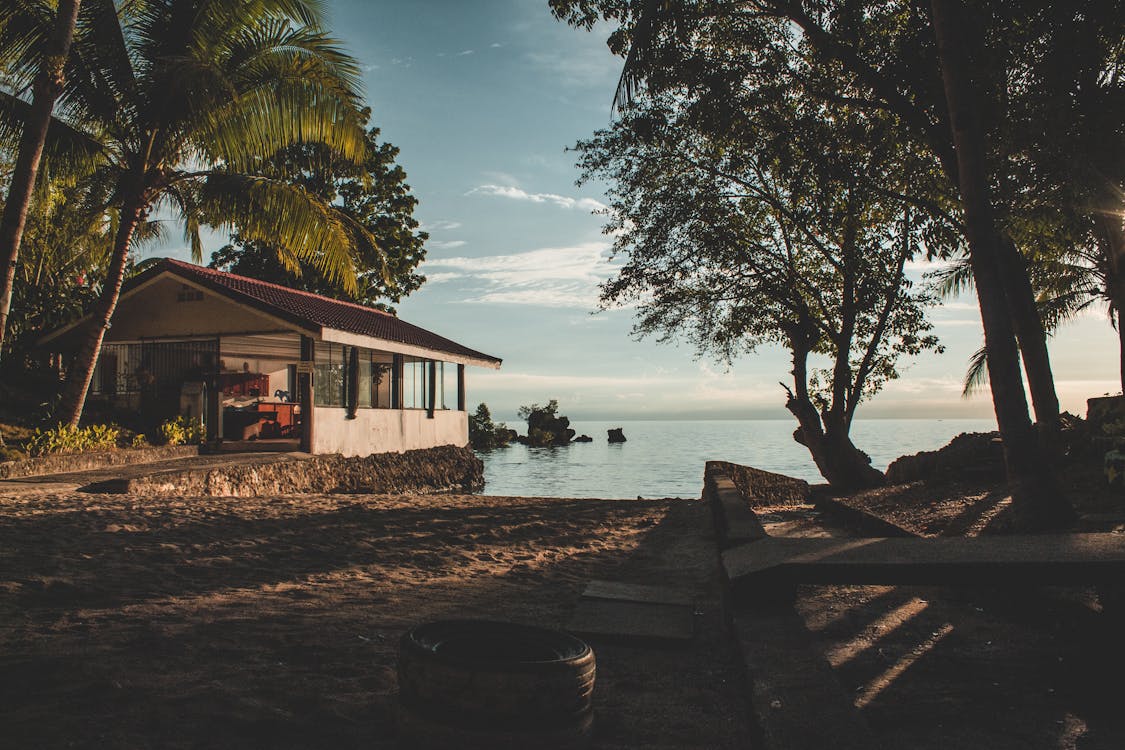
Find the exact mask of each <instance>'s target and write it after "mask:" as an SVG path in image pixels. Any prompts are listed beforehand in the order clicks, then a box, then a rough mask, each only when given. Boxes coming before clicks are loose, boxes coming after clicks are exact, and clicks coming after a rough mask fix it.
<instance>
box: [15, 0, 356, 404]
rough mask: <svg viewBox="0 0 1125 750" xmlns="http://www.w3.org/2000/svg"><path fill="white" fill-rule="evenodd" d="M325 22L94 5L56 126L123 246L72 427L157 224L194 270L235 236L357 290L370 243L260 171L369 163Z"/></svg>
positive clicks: (278, 13)
mask: <svg viewBox="0 0 1125 750" xmlns="http://www.w3.org/2000/svg"><path fill="white" fill-rule="evenodd" d="M321 15H322V13H321V10H320V3H318V2H315V1H314V0H133V1H132V2H127V3H125V4H123V5H122V6H121V8H120V9H118V8H116V7H115V5H114V3H113V2H112V1H111V0H87V3H86V5H85V6H84V9H83V19H82V20H83V29H84V30H85V31H86V33H82V34H80V35H79V36H78V37H77V38H76V39H75V42H74V48H73V50H72V53H71V56H70V59H69V60H68V62H67V81H66V85H65V87H64V90H63V93H62V95H61V96H60V97H59V103H58V106H57V110H56V117H55V122H57V123H58V130H59V138H58V144H57V151H58V152H59V153H60V154H64V155H66V156H68V157H78V156H85V157H86V158H87V159H89V160H91V161H92V162H93V163H94V165H95V166H93V168H92V169H91V171H90V172H89V174H88V175H87V176H86V177H85V179H84V180H83V183H82V184H83V187H84V189H85V191H86V202H87V205H88V207H89V209H90V210H91V211H92V212H98V211H102V210H105V209H107V208H108V209H111V210H112V211H113V212H114V214H115V220H116V234H115V237H114V240H113V251H112V254H111V256H110V260H109V264H108V267H107V270H106V277H105V280H104V282H103V284H102V289H101V294H100V296H99V298H98V300H97V302H96V303H95V305H94V308H93V320H92V323H91V328H90V330H89V334H88V336H87V337H86V338H85V339H84V341H83V343H82V345H81V347H80V348H79V351H78V354H77V356H76V358H75V361H74V362H73V364H72V365H71V367H70V368H69V370H68V376H67V383H66V386H65V388H64V392H63V399H62V404H61V407H60V417H61V419H62V421H64V422H67V423H69V424H77V423H78V420H79V418H80V417H81V414H82V409H83V406H84V403H85V397H86V392H87V390H88V388H89V385H90V380H91V377H92V375H93V370H94V365H95V364H96V362H97V358H98V354H99V352H100V350H101V344H102V340H103V338H104V335H105V330H106V329H107V328H108V327H109V325H110V321H111V320H112V318H113V312H114V309H115V308H116V305H117V300H118V297H119V296H120V292H121V285H122V281H123V280H124V276H125V271H126V268H127V267H128V265H129V261H130V248H131V247H132V243H133V239H134V234H135V232H136V230H137V227H138V226H140V225H142V224H143V222H145V221H146V219H147V218H148V216H149V215H150V214H151V213H152V212H153V211H154V210H159V211H161V212H164V211H170V212H171V213H173V214H174V215H177V216H178V217H179V218H180V219H181V220H182V222H183V228H184V236H185V240H186V241H188V242H189V243H190V245H191V249H192V255H193V256H194V258H195V259H196V260H197V261H199V260H201V259H202V249H203V247H202V242H201V241H200V235H199V232H200V228H201V227H203V226H211V227H216V228H224V229H228V230H229V229H235V228H236V229H237V231H238V232H239V233H240V234H241V235H242V236H243V237H246V238H249V239H251V240H259V241H267V240H268V241H269V242H270V243H272V245H273V246H274V247H276V248H278V253H279V257H280V259H281V260H282V262H283V263H285V264H286V265H287V266H289V267H292V268H296V267H298V264H299V262H300V261H301V260H305V261H311V262H312V263H313V264H314V265H315V266H316V267H317V268H319V269H320V270H321V271H322V272H323V273H324V274H325V275H326V276H327V277H329V278H332V279H339V280H341V281H342V282H343V283H344V285H345V286H346V287H349V288H354V286H355V273H354V270H353V266H352V252H353V248H354V247H355V246H356V245H357V244H363V245H371V246H374V245H375V244H376V243H375V240H374V238H373V237H372V236H371V235H370V233H369V232H367V231H366V230H365V229H363V228H362V227H360V226H358V225H356V224H355V223H354V222H351V221H349V220H348V218H347V217H346V216H344V215H343V214H342V213H341V212H340V211H338V210H337V209H335V208H333V207H332V206H331V205H328V204H327V203H325V202H324V201H323V200H321V199H319V198H317V197H316V196H314V195H312V194H310V193H308V192H306V191H305V190H303V189H301V188H300V187H296V186H294V185H291V184H289V183H288V182H287V181H285V180H283V179H277V178H274V177H270V176H268V175H265V174H263V172H262V170H261V167H262V165H263V164H264V163H265V162H266V161H267V160H268V159H269V158H270V157H272V156H273V155H274V154H275V153H276V152H277V151H278V150H279V149H281V148H285V147H287V146H291V145H294V144H298V143H319V144H323V145H324V146H326V147H327V148H328V149H329V150H330V151H331V152H332V153H334V154H335V155H337V156H338V157H339V158H343V159H346V160H349V161H353V162H355V163H357V164H359V163H361V162H362V160H363V158H364V155H365V143H364V131H363V125H362V116H361V114H360V107H359V93H358V88H359V70H358V66H357V64H356V62H355V61H354V59H353V58H351V57H350V56H349V55H347V54H346V53H344V52H343V51H342V50H341V49H340V48H339V47H338V46H337V44H336V42H335V41H334V40H333V39H331V38H329V37H328V36H327V35H326V34H325V32H324V31H323V30H322V27H321ZM29 56H30V55H29ZM28 67H30V66H28V65H27V64H26V63H25V64H23V65H22V66H21V67H17V68H16V71H15V72H16V73H17V74H18V73H19V72H20V71H21V70H22V69H26V68H28ZM54 129H55V126H54V124H52V130H54Z"/></svg>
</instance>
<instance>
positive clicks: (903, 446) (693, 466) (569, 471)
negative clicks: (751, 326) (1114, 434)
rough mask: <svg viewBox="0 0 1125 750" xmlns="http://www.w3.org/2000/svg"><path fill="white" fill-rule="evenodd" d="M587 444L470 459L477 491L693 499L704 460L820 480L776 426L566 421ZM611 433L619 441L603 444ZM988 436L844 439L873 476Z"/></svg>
mask: <svg viewBox="0 0 1125 750" xmlns="http://www.w3.org/2000/svg"><path fill="white" fill-rule="evenodd" d="M571 427H572V428H573V429H575V430H576V431H577V433H578V434H579V435H582V434H585V435H589V436H590V437H592V438H593V439H594V442H592V443H571V444H570V445H564V446H558V447H550V448H530V447H528V446H525V445H519V444H514V445H510V446H508V447H506V448H500V449H497V450H494V451H490V452H482V453H480V454H479V455H480V457H481V459H482V460H483V461H484V479H485V486H484V490H483V494H487V495H517V496H525V497H597V498H636V497H645V498H661V497H699V495H700V492H701V490H702V488H703V469H704V465H705V463H706V462H707V461H731V462H733V463H737V464H744V465H747V466H753V467H756V468H758V469H764V470H766V471H773V472H777V473H779V474H786V475H788V476H791V477H798V478H800V479H805V480H807V481H809V482H813V483H817V482H823V481H824V480H823V478H822V477H821V476H820V474H819V473H818V472H817V470H816V465H815V464H814V463H813V461H812V458H811V456H810V455H809V452H808V450H807V449H806V448H805V447H804V446H802V445H799V444H798V443H796V442H795V441H794V440H793V430H794V428H795V427H796V423H795V422H794V421H792V420H783V419H751V420H707V421H686V420H676V421H617V422H594V421H574V422H572V423H571ZM612 427H620V428H622V429H623V430H624V432H625V438H626V442H624V443H619V444H613V445H611V444H610V443H609V442H608V440H607V430H609V429H610V428H612ZM995 429H996V423H995V422H994V421H993V420H991V419H870V420H856V421H855V422H854V423H853V424H852V432H851V434H852V441H853V442H854V443H855V444H856V445H857V446H858V447H859V448H860V449H861V450H863V451H865V452H866V453H867V455H869V456H871V463H872V465H873V466H875V467H876V468H878V469H880V470H883V469H886V468H887V465H888V464H890V462H891V461H893V460H894V459H896V458H898V457H899V456H902V455H907V454H911V453H917V452H918V451H924V450H935V449H937V448H940V447H941V446H943V445H945V444H946V443H948V442H949V440H950V439H951V438H953V437H954V436H956V435H959V434H960V433H962V432H988V431H991V430H995Z"/></svg>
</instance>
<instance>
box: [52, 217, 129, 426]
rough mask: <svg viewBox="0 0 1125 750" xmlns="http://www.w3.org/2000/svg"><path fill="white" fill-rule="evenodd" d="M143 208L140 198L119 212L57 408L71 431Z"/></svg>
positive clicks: (115, 307)
mask: <svg viewBox="0 0 1125 750" xmlns="http://www.w3.org/2000/svg"><path fill="white" fill-rule="evenodd" d="M144 210H145V205H144V201H143V199H141V198H135V199H131V200H128V201H126V203H125V207H124V209H123V210H122V212H121V223H120V224H119V225H118V227H117V236H116V237H115V238H114V242H113V257H112V258H111V259H110V263H109V270H108V271H107V272H106V278H105V284H104V285H103V286H102V293H101V295H100V296H99V297H98V301H97V303H96V304H95V305H94V311H93V314H92V316H91V320H90V324H89V325H90V326H91V327H90V329H89V332H88V335H87V336H86V338H85V339H84V340H83V342H82V346H81V347H80V348H79V350H78V354H77V355H76V356H75V358H74V361H73V362H72V363H71V365H70V367H69V368H68V370H67V373H66V385H65V387H64V388H63V396H62V404H61V405H60V407H59V421H60V422H64V423H65V424H68V425H70V426H72V427H77V426H78V421H79V420H80V419H81V418H82V410H83V409H84V408H85V406H86V393H87V391H89V389H90V382H91V380H92V379H93V377H94V367H95V365H97V363H98V355H99V354H101V350H102V341H103V340H104V339H105V332H106V331H107V330H109V324H110V321H111V320H112V319H113V311H114V310H115V309H117V300H118V298H119V297H120V296H121V285H122V283H123V282H124V281H125V268H126V267H127V266H128V264H129V248H130V247H131V245H132V242H133V232H134V231H135V230H136V228H137V225H138V224H139V223H140V221H141V216H142V214H143V213H144Z"/></svg>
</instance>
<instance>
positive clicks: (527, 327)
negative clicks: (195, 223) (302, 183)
mask: <svg viewBox="0 0 1125 750" xmlns="http://www.w3.org/2000/svg"><path fill="white" fill-rule="evenodd" d="M330 9H331V28H332V31H333V33H334V34H335V35H336V36H338V37H339V38H340V39H341V40H342V41H343V42H344V44H345V46H346V47H347V48H348V49H349V50H350V51H351V53H352V54H353V55H355V56H356V57H357V58H358V59H359V60H360V61H361V63H362V64H363V66H364V80H365V84H366V91H367V99H368V101H369V103H370V105H371V107H372V109H373V116H372V120H373V122H374V124H376V125H378V126H379V127H380V128H381V129H382V137H383V139H384V140H388V141H390V142H391V143H393V144H395V145H396V146H398V147H399V148H400V149H401V154H400V156H399V163H400V164H402V165H403V167H404V169H405V170H406V172H407V174H408V176H409V183H410V185H411V187H412V188H413V192H414V194H415V195H416V196H417V197H418V199H419V201H420V204H419V206H418V209H417V211H416V216H417V217H418V219H419V220H420V221H421V222H422V223H423V225H424V228H425V229H426V230H427V231H429V233H430V235H431V240H430V242H429V243H428V255H427V261H426V263H425V266H424V268H423V270H424V272H425V273H426V275H427V276H428V277H429V283H427V284H426V285H425V286H424V287H423V288H422V289H421V290H419V291H418V292H416V293H415V294H414V295H413V296H411V297H410V298H409V299H408V300H406V301H405V302H403V303H402V304H401V305H399V306H398V307H399V314H400V316H401V317H403V318H404V319H406V320H409V321H410V322H412V323H416V324H418V325H421V326H423V327H426V328H430V329H431V330H434V331H436V332H438V333H441V334H443V335H445V336H448V337H450V338H453V339H455V340H457V341H459V342H461V343H464V344H466V345H468V346H472V347H474V348H476V349H479V350H481V351H484V352H487V353H489V354H492V355H495V356H498V357H502V358H503V359H504V366H503V368H502V369H501V370H500V371H499V372H491V371H484V370H476V369H473V370H470V376H469V399H470V402H471V404H473V405H475V404H476V403H477V402H479V401H485V402H487V403H488V404H489V406H490V407H491V408H492V411H493V413H494V415H496V416H498V417H500V418H505V419H509V420H512V419H513V418H514V415H515V411H516V409H517V408H518V407H519V406H520V405H521V404H526V403H532V402H538V403H544V402H546V401H547V400H548V399H551V398H557V399H558V400H559V402H560V407H561V411H562V413H564V414H568V415H570V416H571V417H574V418H582V419H629V418H681V417H682V418H773V417H776V418H787V417H788V412H786V411H785V409H784V398H783V396H784V394H783V391H782V390H781V387H780V386H779V385H778V381H779V380H784V379H786V378H787V377H788V369H789V366H788V363H787V358H786V356H785V353H784V352H782V351H779V350H773V349H770V350H763V351H760V352H758V353H756V354H755V355H751V356H748V357H745V358H743V359H741V360H739V361H737V362H735V363H734V365H733V367H731V368H730V369H727V368H726V367H725V366H723V365H721V364H717V363H715V362H711V361H706V360H703V361H697V360H695V359H694V357H693V352H692V350H691V348H690V347H686V346H669V345H659V344H657V343H656V342H655V341H654V340H643V341H640V342H638V341H635V340H633V339H632V337H631V336H630V328H631V323H632V321H631V315H630V313H629V311H626V310H615V311H609V312H603V313H598V314H591V313H592V311H593V310H594V308H595V300H596V296H597V290H596V287H597V284H598V282H599V281H601V280H603V279H605V278H607V277H608V276H609V275H610V274H611V273H612V267H611V265H610V264H609V262H608V260H607V254H608V249H609V246H610V241H609V238H607V237H606V236H604V235H603V234H602V232H601V227H602V225H603V224H604V223H605V217H603V216H598V215H596V214H595V213H593V212H594V211H596V210H597V209H598V208H600V207H601V206H602V201H604V196H603V195H602V191H601V189H600V188H599V186H597V185H587V186H585V187H583V188H581V189H579V188H577V187H575V184H574V182H575V179H576V178H577V176H578V174H577V171H576V170H575V168H574V161H575V159H574V156H575V155H574V154H573V153H567V151H566V149H567V147H569V146H572V145H573V144H574V143H575V142H576V141H577V140H579V139H581V138H585V137H587V136H589V135H590V134H591V133H592V132H593V131H594V130H596V129H598V128H601V127H605V126H607V125H608V124H609V123H610V102H611V99H612V97H613V91H614V87H615V86H616V83H617V77H618V74H619V72H620V69H621V61H620V59H618V58H614V57H613V56H612V55H610V54H609V52H608V51H607V50H606V47H605V36H606V34H607V33H608V29H607V28H601V29H595V30H594V31H593V32H589V33H588V32H584V31H579V30H576V29H572V28H570V27H567V26H565V25H564V24H561V23H559V22H557V21H555V20H554V18H553V17H552V16H551V14H550V11H549V9H548V7H547V2H546V0H473V2H463V1H460V0H377V1H366V0H336V1H335V2H332V3H331V4H330ZM224 239H225V238H223V237H215V238H214V240H213V242H212V244H213V247H209V250H211V249H216V248H217V247H218V246H219V245H221V244H223V241H224ZM159 254H173V255H176V256H179V257H183V258H186V257H187V255H188V253H187V251H186V249H183V248H166V249H163V250H160V251H159ZM914 273H915V277H916V278H920V276H921V270H920V269H919V270H916V271H915V272H914ZM931 317H932V319H933V321H934V322H935V325H936V332H937V333H938V335H939V336H940V337H941V339H942V341H943V343H944V344H945V346H946V352H945V353H944V354H941V355H936V354H926V355H923V356H921V357H919V358H917V359H915V360H913V361H910V362H904V363H903V366H902V368H901V370H902V371H903V376H902V378H901V379H899V380H898V381H895V382H893V383H891V384H890V385H889V387H888V388H887V389H886V391H885V392H884V393H883V394H881V395H879V396H878V397H876V398H875V399H874V400H873V401H872V402H871V403H870V404H868V405H866V406H865V407H861V408H860V412H859V417H860V418H863V417H865V416H866V417H948V418H955V417H991V416H992V411H991V404H990V402H989V399H988V398H987V394H981V395H979V396H977V397H975V398H973V399H970V400H965V399H962V398H961V397H960V395H959V394H960V381H961V377H962V374H963V372H964V367H965V362H966V361H967V359H968V357H969V356H970V355H971V353H972V352H973V351H974V350H975V349H976V348H977V347H979V345H980V341H981V329H980V323H979V316H978V313H977V311H976V306H975V301H974V300H973V299H971V298H962V299H958V300H953V301H949V302H947V303H946V304H945V305H944V306H943V307H941V308H938V309H935V310H933V311H932V315H931ZM1051 352H1052V358H1053V360H1052V361H1053V364H1054V369H1055V375H1056V379H1057V381H1058V391H1059V397H1060V400H1061V402H1062V405H1063V408H1064V409H1067V410H1069V411H1072V412H1075V413H1078V414H1082V415H1084V414H1085V399H1086V398H1087V397H1089V396H1094V395H1101V394H1103V393H1105V392H1110V391H1113V392H1116V391H1118V390H1119V389H1120V387H1119V385H1118V383H1119V380H1118V376H1117V369H1116V368H1117V343H1116V334H1115V332H1114V331H1113V330H1112V329H1111V328H1110V327H1109V325H1108V323H1107V322H1106V317H1105V314H1104V311H1096V312H1093V313H1091V314H1090V315H1089V316H1087V317H1085V318H1083V319H1081V320H1079V321H1076V322H1074V323H1071V324H1069V325H1068V326H1066V327H1065V328H1064V329H1063V330H1061V331H1060V332H1059V333H1058V334H1057V335H1056V336H1055V338H1054V339H1053V340H1052V342H1051Z"/></svg>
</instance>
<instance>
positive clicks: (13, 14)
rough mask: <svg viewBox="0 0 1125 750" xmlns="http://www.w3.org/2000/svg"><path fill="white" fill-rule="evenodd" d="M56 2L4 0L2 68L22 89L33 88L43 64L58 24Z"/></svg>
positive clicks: (0, 22) (1, 9)
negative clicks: (52, 30) (52, 33)
mask: <svg viewBox="0 0 1125 750" xmlns="http://www.w3.org/2000/svg"><path fill="white" fill-rule="evenodd" d="M54 19H55V10H54V7H53V4H52V3H46V2H40V1H38V0H5V1H4V2H3V3H0V67H2V68H3V69H4V71H5V73H6V75H7V76H8V77H9V78H10V79H11V83H12V84H13V88H14V90H15V91H17V92H22V91H25V90H27V89H29V88H30V87H31V84H32V82H33V81H34V80H35V77H36V76H37V75H39V71H40V70H41V69H42V66H43V50H45V49H47V48H48V44H47V40H48V39H49V38H50V36H51V29H52V27H53V25H54Z"/></svg>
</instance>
